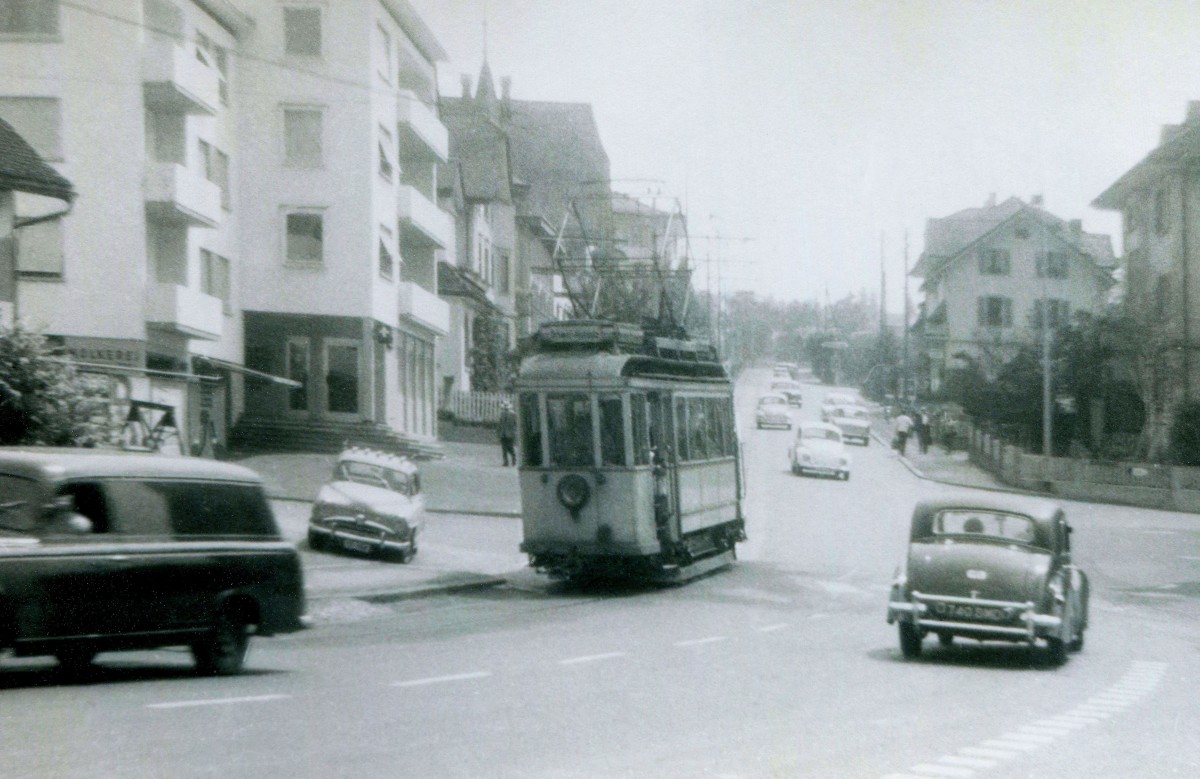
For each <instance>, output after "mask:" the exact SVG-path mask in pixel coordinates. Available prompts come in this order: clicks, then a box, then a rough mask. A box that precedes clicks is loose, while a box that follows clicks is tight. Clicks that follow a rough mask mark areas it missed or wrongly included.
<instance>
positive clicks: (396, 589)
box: [237, 442, 527, 618]
mask: <svg viewBox="0 0 1200 779" xmlns="http://www.w3.org/2000/svg"><path fill="white" fill-rule="evenodd" d="M444 447H445V450H446V458H445V459H443V460H430V461H420V462H419V463H418V467H419V468H420V470H421V484H422V491H423V492H424V494H425V499H426V506H427V509H428V511H427V516H426V521H425V527H424V528H423V529H422V531H421V537H420V545H419V546H420V551H419V552H418V553H417V556H416V557H415V558H414V559H413V561H412V562H410V563H407V564H402V563H398V562H393V561H389V560H376V559H373V558H369V557H358V556H353V555H349V554H339V553H326V552H313V551H310V550H309V548H308V542H307V537H308V516H309V512H310V511H311V505H310V504H311V503H312V501H313V499H314V498H316V495H317V491H318V490H319V489H320V487H321V485H322V484H324V483H325V482H326V480H328V478H329V475H330V473H332V471H333V461H334V458H335V455H331V454H305V453H278V454H263V455H254V456H250V457H246V458H243V459H240V460H238V461H237V462H238V464H240V465H244V466H246V467H248V468H250V469H251V470H254V471H256V472H257V473H258V474H259V475H260V476H262V478H263V481H264V482H265V483H266V488H267V494H268V495H269V496H270V497H271V499H272V501H271V502H272V507H273V509H274V511H275V518H276V521H277V522H278V523H279V527H280V531H281V532H282V534H283V537H284V538H285V539H286V540H288V541H290V542H292V543H294V544H295V545H296V547H297V549H299V550H300V553H301V562H302V564H303V566H304V578H305V582H304V584H305V594H306V595H307V597H308V599H309V601H310V602H312V603H313V606H312V608H313V610H314V611H315V612H316V613H315V616H317V617H318V618H322V617H323V616H324V615H325V612H326V611H327V610H328V609H329V608H331V606H330V605H329V603H328V602H329V601H331V600H333V599H347V598H355V599H359V600H366V601H388V600H398V599H402V598H410V597H417V596H421V595H427V594H431V593H442V592H452V591H456V590H464V589H475V588H481V587H490V586H495V585H496V584H500V583H503V582H504V581H506V579H507V578H508V577H509V576H511V575H515V574H518V573H520V572H521V571H522V570H523V569H526V568H527V559H526V557H525V555H524V554H522V553H521V552H520V551H519V546H520V542H521V523H520V519H519V517H520V516H521V495H520V490H519V487H518V484H517V469H516V468H514V467H508V468H505V467H503V466H501V465H500V451H499V446H497V445H484V444H470V443H454V442H450V443H446V444H444ZM338 608H342V609H344V606H343V607H338Z"/></svg>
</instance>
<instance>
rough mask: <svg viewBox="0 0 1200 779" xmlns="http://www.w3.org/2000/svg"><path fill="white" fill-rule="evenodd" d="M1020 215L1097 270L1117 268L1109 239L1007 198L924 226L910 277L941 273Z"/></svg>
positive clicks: (1047, 212) (1041, 209) (1034, 207)
mask: <svg viewBox="0 0 1200 779" xmlns="http://www.w3.org/2000/svg"><path fill="white" fill-rule="evenodd" d="M1019 215H1024V216H1025V217H1026V218H1029V219H1033V220H1036V221H1038V222H1041V223H1042V224H1044V225H1046V226H1048V227H1050V228H1051V229H1053V230H1054V231H1055V233H1056V234H1057V235H1058V236H1059V238H1060V239H1061V240H1062V241H1063V242H1064V243H1066V244H1068V245H1070V246H1072V247H1074V248H1075V249H1077V250H1078V251H1079V252H1081V253H1083V254H1086V255H1087V256H1089V257H1090V258H1091V259H1092V261H1093V263H1095V265H1096V267H1097V268H1100V269H1103V270H1104V271H1108V270H1111V269H1112V268H1114V267H1116V265H1117V261H1116V256H1115V255H1114V253H1113V250H1112V239H1111V238H1110V237H1109V236H1107V235H1103V234H1099V233H1085V232H1083V231H1082V230H1079V231H1078V232H1076V228H1077V223H1076V227H1072V226H1070V225H1069V224H1068V223H1067V221H1066V220H1063V219H1060V218H1059V217H1057V216H1055V215H1054V214H1051V213H1050V212H1049V211H1046V210H1045V209H1043V208H1040V207H1038V206H1033V205H1027V204H1026V203H1024V202H1023V201H1022V200H1021V199H1020V198H1016V197H1010V198H1009V199H1007V200H1005V201H1004V202H1003V203H1000V204H998V205H990V206H984V207H982V208H967V209H964V210H962V211H958V212H956V213H954V214H951V215H950V216H947V217H943V218H941V219H930V220H929V221H928V222H927V224H926V227H925V251H923V252H921V256H920V258H919V259H918V260H917V264H916V266H915V267H914V268H913V269H912V271H911V275H913V276H918V277H922V278H928V277H930V276H933V275H935V274H937V273H939V272H941V271H942V270H944V269H945V268H946V267H947V266H949V265H950V263H951V262H953V261H954V260H955V259H957V258H958V257H961V256H962V255H963V254H964V253H966V252H967V250H968V249H970V248H972V247H974V246H975V245H977V244H978V243H979V242H980V241H982V240H984V239H985V238H987V237H988V236H990V235H992V234H993V233H995V232H996V231H997V230H999V229H1000V228H1001V227H1002V226H1004V225H1006V224H1008V223H1010V222H1011V221H1012V220H1014V219H1015V218H1017V217H1018V216H1019Z"/></svg>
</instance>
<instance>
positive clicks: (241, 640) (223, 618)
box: [192, 608, 250, 676]
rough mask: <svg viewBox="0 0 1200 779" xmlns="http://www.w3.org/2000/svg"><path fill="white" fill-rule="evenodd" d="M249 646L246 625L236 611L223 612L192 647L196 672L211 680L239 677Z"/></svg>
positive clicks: (248, 629)
mask: <svg viewBox="0 0 1200 779" xmlns="http://www.w3.org/2000/svg"><path fill="white" fill-rule="evenodd" d="M249 646H250V623H248V622H247V621H246V619H245V618H244V617H242V616H241V614H239V613H238V612H237V611H236V610H234V609H230V608H225V609H222V610H221V614H220V616H218V617H217V623H216V625H214V626H213V629H212V631H211V632H210V633H209V634H208V635H206V636H205V637H204V638H202V639H200V640H198V641H196V642H195V643H193V644H192V657H193V658H194V659H195V661H196V670H198V671H199V672H200V673H202V674H207V675H213V676H232V675H234V674H237V673H240V672H241V670H242V664H243V663H244V662H245V660H246V650H247V648H249Z"/></svg>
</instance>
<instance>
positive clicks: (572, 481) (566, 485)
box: [556, 473, 592, 516]
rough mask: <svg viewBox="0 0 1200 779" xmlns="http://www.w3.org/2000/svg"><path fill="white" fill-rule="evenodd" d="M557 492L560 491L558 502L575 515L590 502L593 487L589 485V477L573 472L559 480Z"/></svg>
mask: <svg viewBox="0 0 1200 779" xmlns="http://www.w3.org/2000/svg"><path fill="white" fill-rule="evenodd" d="M556 492H557V493H558V502H559V503H561V504H563V506H564V507H566V509H567V511H569V512H571V516H575V515H576V514H578V513H579V510H580V509H581V508H583V506H584V504H585V503H587V502H588V498H590V497H591V495H592V488H591V487H589V486H588V483H587V479H585V478H583V477H582V476H580V475H579V474H577V473H572V474H569V475H567V476H564V477H562V479H560V480H559V482H558V488H557V490H556Z"/></svg>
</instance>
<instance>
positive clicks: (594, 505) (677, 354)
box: [516, 320, 746, 581]
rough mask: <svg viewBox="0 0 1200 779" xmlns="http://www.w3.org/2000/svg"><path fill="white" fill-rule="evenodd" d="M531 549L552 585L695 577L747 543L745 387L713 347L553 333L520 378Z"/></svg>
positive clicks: (638, 333)
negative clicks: (555, 581)
mask: <svg viewBox="0 0 1200 779" xmlns="http://www.w3.org/2000/svg"><path fill="white" fill-rule="evenodd" d="M516 390H517V401H518V402H517V420H518V430H519V435H520V467H519V471H520V484H521V502H522V507H523V512H522V513H523V533H524V540H523V542H522V544H521V550H522V551H523V552H525V553H526V554H528V555H529V559H530V565H531V566H533V567H534V568H536V569H537V570H538V571H540V572H543V573H547V574H549V575H550V576H552V577H554V578H592V577H620V578H638V579H649V580H655V581H683V580H686V579H690V578H693V577H695V576H697V575H700V574H702V573H706V572H708V571H711V570H714V569H716V568H719V567H723V566H725V565H728V564H729V563H731V562H732V561H733V560H734V559H735V558H736V545H737V543H738V542H739V541H743V540H745V538H746V534H745V520H744V517H743V515H742V501H743V498H744V496H745V479H744V474H743V472H742V460H741V450H740V446H739V442H738V437H737V428H736V425H735V420H734V411H733V382H732V380H731V379H730V377H729V375H728V373H727V371H726V370H725V368H724V366H723V365H722V364H721V363H720V362H719V361H718V359H717V355H716V352H715V350H714V349H713V348H712V347H711V346H709V345H707V344H704V343H702V342H697V341H692V340H688V339H685V338H676V337H664V336H661V335H656V334H654V333H653V332H646V331H643V330H642V329H641V328H638V327H634V326H631V325H627V324H621V323H615V322H608V321H600V320H567V321H556V322H548V323H546V324H543V325H542V326H541V327H540V328H539V330H538V332H537V333H536V334H535V335H534V336H533V338H532V348H531V350H530V352H529V354H528V355H527V356H526V357H525V358H524V359H523V360H522V362H521V367H520V370H519V372H518V376H517V381H516Z"/></svg>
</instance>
